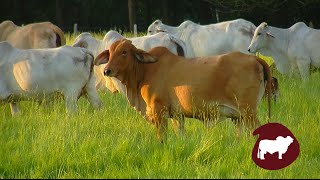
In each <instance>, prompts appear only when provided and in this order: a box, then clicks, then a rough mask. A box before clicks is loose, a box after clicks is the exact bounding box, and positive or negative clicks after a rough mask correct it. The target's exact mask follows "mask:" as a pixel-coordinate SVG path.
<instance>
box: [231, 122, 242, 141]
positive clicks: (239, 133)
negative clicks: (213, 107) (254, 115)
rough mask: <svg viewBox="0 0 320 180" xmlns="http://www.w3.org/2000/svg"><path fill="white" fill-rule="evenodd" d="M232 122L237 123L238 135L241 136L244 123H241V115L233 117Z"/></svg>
mask: <svg viewBox="0 0 320 180" xmlns="http://www.w3.org/2000/svg"><path fill="white" fill-rule="evenodd" d="M231 120H232V122H233V123H234V124H235V125H236V136H237V137H240V135H241V132H242V131H243V125H242V124H241V123H242V122H241V120H240V117H232V118H231Z"/></svg>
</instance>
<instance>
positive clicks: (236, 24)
mask: <svg viewBox="0 0 320 180" xmlns="http://www.w3.org/2000/svg"><path fill="white" fill-rule="evenodd" d="M255 28H256V26H255V25H254V24H253V23H251V22H249V21H246V20H244V19H236V20H232V21H224V22H220V23H216V24H209V25H199V24H196V23H194V22H192V21H189V20H187V21H184V22H183V23H181V24H180V25H179V26H178V27H174V26H168V25H165V24H163V23H162V22H161V21H160V20H156V21H154V22H153V23H152V24H151V25H150V26H149V27H148V35H151V34H156V33H158V32H166V33H169V34H173V35H175V36H176V37H177V38H179V39H181V40H183V41H184V42H185V43H186V46H187V52H188V53H187V55H186V57H191V58H192V57H202V56H211V55H219V54H224V53H227V52H230V51H241V52H243V53H248V51H247V47H248V45H249V44H250V41H251V39H252V36H253V33H254V30H255Z"/></svg>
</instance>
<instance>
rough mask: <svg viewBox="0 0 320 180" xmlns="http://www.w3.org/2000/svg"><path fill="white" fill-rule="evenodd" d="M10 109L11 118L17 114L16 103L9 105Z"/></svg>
mask: <svg viewBox="0 0 320 180" xmlns="http://www.w3.org/2000/svg"><path fill="white" fill-rule="evenodd" d="M10 109H11V114H12V116H15V115H17V114H18V113H19V107H18V104H17V103H10Z"/></svg>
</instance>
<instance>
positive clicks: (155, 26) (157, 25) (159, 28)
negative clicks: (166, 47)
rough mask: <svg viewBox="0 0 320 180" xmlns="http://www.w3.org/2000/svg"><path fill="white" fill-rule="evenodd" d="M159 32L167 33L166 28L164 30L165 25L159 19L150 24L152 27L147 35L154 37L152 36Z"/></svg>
mask: <svg viewBox="0 0 320 180" xmlns="http://www.w3.org/2000/svg"><path fill="white" fill-rule="evenodd" d="M158 32H167V31H166V30H165V29H164V28H163V24H162V21H161V20H159V19H157V20H155V21H154V22H153V23H152V24H150V26H149V27H148V33H147V35H152V34H156V33H158Z"/></svg>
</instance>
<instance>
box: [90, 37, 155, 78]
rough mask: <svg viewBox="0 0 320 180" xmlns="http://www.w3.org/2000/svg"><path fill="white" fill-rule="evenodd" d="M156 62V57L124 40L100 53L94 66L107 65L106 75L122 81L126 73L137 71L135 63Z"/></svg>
mask: <svg viewBox="0 0 320 180" xmlns="http://www.w3.org/2000/svg"><path fill="white" fill-rule="evenodd" d="M156 61H157V59H156V58H155V57H153V56H152V55H150V54H149V53H147V52H145V51H143V50H141V49H137V48H136V47H135V46H134V45H132V42H131V41H130V40H127V39H122V40H119V41H116V42H114V43H113V44H112V45H111V47H110V49H107V50H105V51H103V52H102V53H100V54H99V55H98V56H97V58H96V59H95V61H94V64H95V65H100V64H105V63H107V64H106V66H105V68H104V75H105V76H110V77H116V78H118V79H121V78H123V76H124V75H125V74H126V72H128V71H134V70H135V69H134V68H135V66H134V65H135V63H152V62H156Z"/></svg>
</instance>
